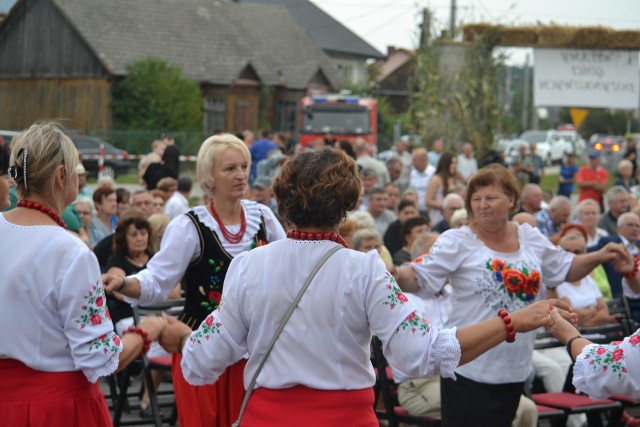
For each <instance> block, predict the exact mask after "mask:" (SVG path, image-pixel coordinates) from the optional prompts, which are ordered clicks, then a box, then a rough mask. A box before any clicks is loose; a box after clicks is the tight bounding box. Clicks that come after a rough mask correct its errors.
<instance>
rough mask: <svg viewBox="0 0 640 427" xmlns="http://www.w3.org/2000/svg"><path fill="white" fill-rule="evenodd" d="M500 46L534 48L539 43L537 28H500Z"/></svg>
mask: <svg viewBox="0 0 640 427" xmlns="http://www.w3.org/2000/svg"><path fill="white" fill-rule="evenodd" d="M500 36H501V37H500V44H501V45H503V46H533V45H535V44H536V43H537V42H538V29H537V28H536V27H503V28H500Z"/></svg>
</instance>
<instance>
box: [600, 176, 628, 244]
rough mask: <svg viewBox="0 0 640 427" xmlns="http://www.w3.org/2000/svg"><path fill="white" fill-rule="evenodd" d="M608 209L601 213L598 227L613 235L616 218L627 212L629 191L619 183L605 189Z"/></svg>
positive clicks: (616, 224) (616, 225)
mask: <svg viewBox="0 0 640 427" xmlns="http://www.w3.org/2000/svg"><path fill="white" fill-rule="evenodd" d="M605 197H606V198H607V203H608V205H609V210H608V211H606V212H605V213H604V214H602V217H601V218H600V221H599V222H598V227H600V228H602V229H604V230H605V231H606V232H607V233H609V235H610V236H615V235H616V233H617V231H616V230H617V228H618V218H619V217H620V215H622V214H623V213H625V212H629V192H628V191H627V190H626V189H625V188H624V187H623V186H621V185H615V186H613V187H611V188H610V189H609V190H607V194H606V196H605Z"/></svg>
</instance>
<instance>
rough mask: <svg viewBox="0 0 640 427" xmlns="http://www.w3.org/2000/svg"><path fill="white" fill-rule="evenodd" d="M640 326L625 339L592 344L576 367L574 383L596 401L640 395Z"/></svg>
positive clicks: (578, 360)
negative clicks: (620, 395)
mask: <svg viewBox="0 0 640 427" xmlns="http://www.w3.org/2000/svg"><path fill="white" fill-rule="evenodd" d="M638 373H640V329H639V330H637V331H636V332H635V333H634V334H633V335H631V336H629V337H627V338H625V339H624V341H622V342H617V343H613V344H609V345H597V344H591V345H588V346H586V347H585V348H583V349H582V352H581V353H580V355H579V356H578V357H577V358H576V364H575V365H574V367H573V385H575V387H576V389H577V390H578V391H581V392H583V393H586V394H588V395H589V397H591V398H592V399H594V400H599V399H606V398H608V397H610V396H613V395H614V394H625V395H627V396H631V397H634V398H636V399H638V398H640V375H638Z"/></svg>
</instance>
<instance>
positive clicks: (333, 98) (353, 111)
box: [298, 94, 378, 153]
mask: <svg viewBox="0 0 640 427" xmlns="http://www.w3.org/2000/svg"><path fill="white" fill-rule="evenodd" d="M377 130H378V101H377V100H376V99H373V98H362V97H359V96H355V95H342V94H340V95H319V96H311V97H310V96H306V97H304V98H302V99H301V100H300V108H299V120H298V139H299V141H300V144H302V146H303V147H307V146H309V145H310V144H311V143H312V142H313V141H315V140H317V139H319V138H320V139H324V138H325V137H326V136H328V135H331V136H332V137H333V139H335V140H347V141H350V142H352V143H353V142H354V141H355V140H356V138H359V137H360V138H363V139H365V140H366V141H367V142H368V143H369V144H370V145H371V149H372V151H373V152H374V153H375V151H376V143H377V135H376V133H377Z"/></svg>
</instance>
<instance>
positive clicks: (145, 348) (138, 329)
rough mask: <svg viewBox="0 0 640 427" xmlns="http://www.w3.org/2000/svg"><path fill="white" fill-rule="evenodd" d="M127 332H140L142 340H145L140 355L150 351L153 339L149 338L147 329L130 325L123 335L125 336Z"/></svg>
mask: <svg viewBox="0 0 640 427" xmlns="http://www.w3.org/2000/svg"><path fill="white" fill-rule="evenodd" d="M126 334H138V335H140V336H141V337H142V341H143V342H144V344H143V346H142V350H141V351H140V355H139V356H138V357H142V356H144V355H145V354H146V353H147V351H149V347H151V340H150V339H149V334H147V331H145V330H144V329H142V328H141V327H140V326H129V327H128V328H127V329H125V330H124V331H123V332H122V336H125V335H126Z"/></svg>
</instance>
